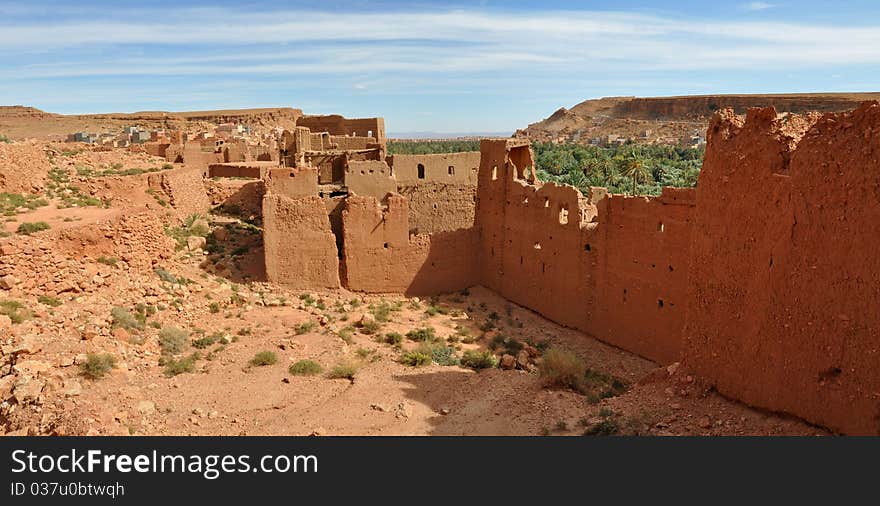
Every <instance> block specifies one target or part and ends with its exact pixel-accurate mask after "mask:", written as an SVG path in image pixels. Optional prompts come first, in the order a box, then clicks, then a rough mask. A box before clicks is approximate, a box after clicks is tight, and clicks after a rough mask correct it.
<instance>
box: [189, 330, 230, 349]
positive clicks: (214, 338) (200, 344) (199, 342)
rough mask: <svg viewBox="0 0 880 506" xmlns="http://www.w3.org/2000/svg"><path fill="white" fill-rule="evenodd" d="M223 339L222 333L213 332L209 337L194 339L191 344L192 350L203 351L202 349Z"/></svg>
mask: <svg viewBox="0 0 880 506" xmlns="http://www.w3.org/2000/svg"><path fill="white" fill-rule="evenodd" d="M223 337H224V335H223V333H222V332H214V333H213V334H211V335H210V336H205V337H202V338H199V339H196V340H195V341H193V342H192V346H193V348H198V349H200V350H203V349H205V348H207V347H209V346H211V345H212V344H214V343H217V342H218V341H220V340H222V339H223Z"/></svg>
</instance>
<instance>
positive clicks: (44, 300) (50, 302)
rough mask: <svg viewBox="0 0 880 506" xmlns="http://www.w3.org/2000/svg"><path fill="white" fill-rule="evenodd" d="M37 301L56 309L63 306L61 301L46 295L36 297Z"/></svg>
mask: <svg viewBox="0 0 880 506" xmlns="http://www.w3.org/2000/svg"><path fill="white" fill-rule="evenodd" d="M37 300H38V301H39V302H40V304H45V305H47V306H52V307H58V306H60V305H61V304H64V303H63V302H61V299H58V298H55V297H50V296H48V295H40V296H39V297H37Z"/></svg>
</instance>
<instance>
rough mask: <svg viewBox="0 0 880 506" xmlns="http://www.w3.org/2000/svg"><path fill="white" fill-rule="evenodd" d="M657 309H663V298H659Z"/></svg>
mask: <svg viewBox="0 0 880 506" xmlns="http://www.w3.org/2000/svg"><path fill="white" fill-rule="evenodd" d="M657 309H663V299H657Z"/></svg>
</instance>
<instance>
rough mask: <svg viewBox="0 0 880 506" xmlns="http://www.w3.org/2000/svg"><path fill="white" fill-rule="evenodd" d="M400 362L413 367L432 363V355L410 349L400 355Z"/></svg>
mask: <svg viewBox="0 0 880 506" xmlns="http://www.w3.org/2000/svg"><path fill="white" fill-rule="evenodd" d="M400 363H401V364H403V365H409V366H413V367H421V366H424V365H428V364H430V363H431V355H428V354H426V353H422V352H420V351H408V352H406V353H404V354H402V355H401V356H400Z"/></svg>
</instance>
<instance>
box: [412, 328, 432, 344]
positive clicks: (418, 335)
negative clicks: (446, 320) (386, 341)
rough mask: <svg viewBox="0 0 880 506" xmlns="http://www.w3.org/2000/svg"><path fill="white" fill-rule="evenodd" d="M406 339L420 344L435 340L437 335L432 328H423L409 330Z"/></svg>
mask: <svg viewBox="0 0 880 506" xmlns="http://www.w3.org/2000/svg"><path fill="white" fill-rule="evenodd" d="M406 337H407V339H409V340H411V341H418V342H422V343H428V342H433V341H436V340H437V334H436V333H435V332H434V327H424V328H420V329H415V330H410V331H409V332H407V333H406Z"/></svg>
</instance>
